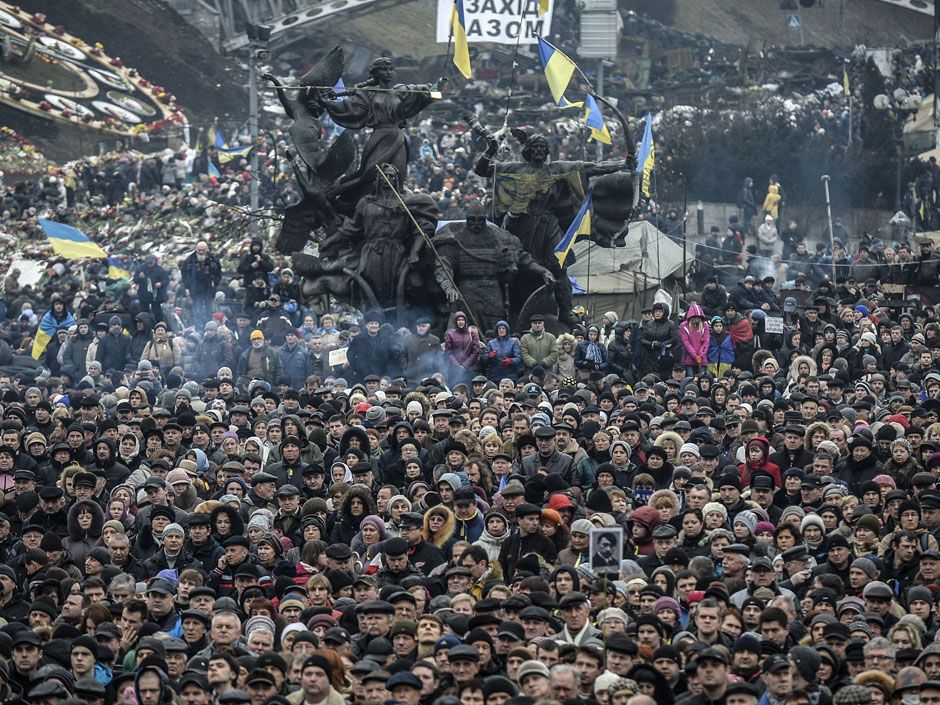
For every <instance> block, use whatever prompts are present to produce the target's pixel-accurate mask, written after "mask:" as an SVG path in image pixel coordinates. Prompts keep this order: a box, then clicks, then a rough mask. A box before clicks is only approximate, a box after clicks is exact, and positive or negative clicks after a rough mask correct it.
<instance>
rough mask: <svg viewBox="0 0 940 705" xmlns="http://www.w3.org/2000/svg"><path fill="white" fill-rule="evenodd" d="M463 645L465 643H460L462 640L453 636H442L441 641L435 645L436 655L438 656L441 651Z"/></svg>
mask: <svg viewBox="0 0 940 705" xmlns="http://www.w3.org/2000/svg"><path fill="white" fill-rule="evenodd" d="M462 643H463V642H462V641H460V639H458V638H457V637H455V636H454V635H453V634H448V635H447V636H442V637H441V638H440V639H438V640H437V643H435V644H434V653H435V654H436V653H437V652H438V651H440V650H441V649H452V648H454V647H455V646H458V645H460V644H462Z"/></svg>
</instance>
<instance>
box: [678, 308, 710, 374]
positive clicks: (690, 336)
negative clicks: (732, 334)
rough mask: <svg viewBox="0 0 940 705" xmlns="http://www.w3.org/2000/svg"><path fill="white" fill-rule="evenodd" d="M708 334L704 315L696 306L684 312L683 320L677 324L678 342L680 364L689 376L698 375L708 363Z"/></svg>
mask: <svg viewBox="0 0 940 705" xmlns="http://www.w3.org/2000/svg"><path fill="white" fill-rule="evenodd" d="M710 338H711V336H710V332H709V329H708V326H707V325H706V324H705V313H704V312H703V311H702V307H701V306H699V305H698V304H692V305H691V306H690V307H689V310H688V311H686V314H685V320H683V321H682V323H681V324H679V342H680V343H681V344H682V364H683V365H685V368H686V373H687V374H689V375H697V374H699V373H700V372H701V371H702V370H703V369H704V368H705V366H706V364H707V362H708V345H709V342H710Z"/></svg>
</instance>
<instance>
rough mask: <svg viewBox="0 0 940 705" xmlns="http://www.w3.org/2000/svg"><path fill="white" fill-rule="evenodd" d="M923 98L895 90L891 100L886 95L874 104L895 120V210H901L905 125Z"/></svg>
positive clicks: (878, 96)
mask: <svg viewBox="0 0 940 705" xmlns="http://www.w3.org/2000/svg"><path fill="white" fill-rule="evenodd" d="M921 101H922V99H921V97H920V96H919V95H917V94H916V93H908V92H907V91H906V90H904V89H903V88H897V89H895V91H894V93H892V94H891V97H890V98H889V97H888V96H886V95H885V94H884V93H879V94H878V95H876V96H875V99H874V101H872V102H873V104H874V107H875V109H876V110H886V111H888V115H889V116H890V117H893V118H894V149H895V161H896V164H895V169H896V173H895V187H894V189H895V190H894V210H895V212H897V211H899V210H901V167H902V166H903V161H904V123H906V122H907V121H908V119H909V118H910V117H911V115H913V114H915V113H916V112H917V110H918V109H919V108H920V104H921Z"/></svg>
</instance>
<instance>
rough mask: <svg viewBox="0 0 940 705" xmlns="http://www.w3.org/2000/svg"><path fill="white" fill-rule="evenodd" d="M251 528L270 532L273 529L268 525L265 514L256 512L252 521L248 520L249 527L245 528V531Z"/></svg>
mask: <svg viewBox="0 0 940 705" xmlns="http://www.w3.org/2000/svg"><path fill="white" fill-rule="evenodd" d="M251 527H255V528H256V529H261V530H262V531H269V530H270V529H271V526H270V525H269V524H268V520H267V518H266V517H265V516H264V515H263V514H260V513H258V512H255V513H254V514H252V515H251V519H249V520H248V526H246V527H245V530H246V531H247V530H248V529H250V528H251Z"/></svg>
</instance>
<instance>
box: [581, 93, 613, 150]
mask: <svg viewBox="0 0 940 705" xmlns="http://www.w3.org/2000/svg"><path fill="white" fill-rule="evenodd" d="M584 124H585V125H587V127H589V128H590V130H591V136H590V137H589V138H588V139H592V140H597V141H598V142H603V143H604V144H610V130H608V129H607V124H606V123H605V122H604V115H603V113H601V109H600V107H599V106H598V105H597V101H596V100H594V96H592V95H591V94H590V93H588V96H587V98H585V99H584Z"/></svg>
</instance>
